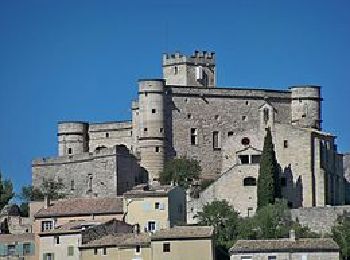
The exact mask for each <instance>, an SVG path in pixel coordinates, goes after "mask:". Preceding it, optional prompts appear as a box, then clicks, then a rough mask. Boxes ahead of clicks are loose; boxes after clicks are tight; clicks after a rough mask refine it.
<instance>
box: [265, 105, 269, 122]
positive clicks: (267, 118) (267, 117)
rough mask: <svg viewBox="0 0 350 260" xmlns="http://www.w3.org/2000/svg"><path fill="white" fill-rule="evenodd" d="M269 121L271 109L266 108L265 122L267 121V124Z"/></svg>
mask: <svg viewBox="0 0 350 260" xmlns="http://www.w3.org/2000/svg"><path fill="white" fill-rule="evenodd" d="M268 121H269V109H268V108H264V123H265V125H266V124H267V122H268Z"/></svg>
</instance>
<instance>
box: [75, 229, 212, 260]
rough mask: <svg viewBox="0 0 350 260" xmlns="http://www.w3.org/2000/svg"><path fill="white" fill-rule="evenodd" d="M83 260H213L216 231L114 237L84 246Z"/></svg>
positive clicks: (115, 235) (167, 231)
mask: <svg viewBox="0 0 350 260" xmlns="http://www.w3.org/2000/svg"><path fill="white" fill-rule="evenodd" d="M79 250H80V256H81V260H97V259H104V260H112V259H113V260H115V259H118V260H131V259H132V260H133V259H137V260H158V259H159V260H160V259H162V260H163V259H171V260H187V259H189V260H213V259H214V245H213V228H212V227H208V226H182V227H181V226H175V227H174V228H171V229H163V230H159V231H156V232H154V233H148V234H147V233H129V234H114V235H108V236H105V237H102V238H100V239H97V240H94V241H91V242H89V243H86V244H83V245H82V246H81V247H80V248H79Z"/></svg>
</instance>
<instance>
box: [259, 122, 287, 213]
mask: <svg viewBox="0 0 350 260" xmlns="http://www.w3.org/2000/svg"><path fill="white" fill-rule="evenodd" d="M257 197H258V209H259V208H262V207H264V206H267V205H269V204H273V203H274V202H275V198H279V197H281V190H280V185H279V171H278V167H277V160H276V154H275V151H274V149H273V143H272V135H271V130H270V128H268V129H267V131H266V136H265V138H264V149H263V152H262V156H261V161H260V172H259V178H258V186H257Z"/></svg>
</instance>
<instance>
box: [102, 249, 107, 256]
mask: <svg viewBox="0 0 350 260" xmlns="http://www.w3.org/2000/svg"><path fill="white" fill-rule="evenodd" d="M102 255H107V248H106V247H104V248H102Z"/></svg>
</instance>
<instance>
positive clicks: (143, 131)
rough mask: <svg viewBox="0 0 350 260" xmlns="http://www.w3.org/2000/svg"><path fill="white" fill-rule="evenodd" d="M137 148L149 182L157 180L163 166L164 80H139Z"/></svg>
mask: <svg viewBox="0 0 350 260" xmlns="http://www.w3.org/2000/svg"><path fill="white" fill-rule="evenodd" d="M139 127H140V131H139V135H140V136H139V148H140V154H141V166H142V167H144V168H145V169H146V170H147V171H148V180H149V182H150V183H153V182H159V173H160V172H161V171H162V170H163V166H164V154H165V151H164V149H165V145H164V136H165V135H164V130H165V129H164V80H163V79H143V80H139Z"/></svg>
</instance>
